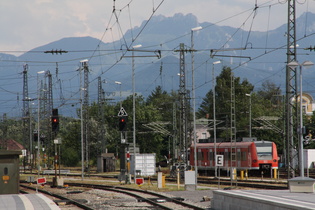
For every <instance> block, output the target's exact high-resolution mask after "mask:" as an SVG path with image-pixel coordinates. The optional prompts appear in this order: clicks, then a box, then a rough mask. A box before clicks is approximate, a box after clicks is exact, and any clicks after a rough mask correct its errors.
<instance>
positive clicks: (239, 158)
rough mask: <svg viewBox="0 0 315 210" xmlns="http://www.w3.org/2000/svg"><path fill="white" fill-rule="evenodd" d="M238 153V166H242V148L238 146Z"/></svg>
mask: <svg viewBox="0 0 315 210" xmlns="http://www.w3.org/2000/svg"><path fill="white" fill-rule="evenodd" d="M236 152H237V154H236V161H237V167H241V166H242V165H241V149H240V148H238V149H237V150H236Z"/></svg>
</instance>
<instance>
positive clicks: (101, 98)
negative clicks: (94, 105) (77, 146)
mask: <svg viewBox="0 0 315 210" xmlns="http://www.w3.org/2000/svg"><path fill="white" fill-rule="evenodd" d="M104 103H105V92H104V90H103V87H102V78H101V77H98V117H99V119H98V122H99V129H98V131H99V134H98V138H99V142H100V143H101V154H102V153H106V144H107V143H106V139H105V119H104Z"/></svg>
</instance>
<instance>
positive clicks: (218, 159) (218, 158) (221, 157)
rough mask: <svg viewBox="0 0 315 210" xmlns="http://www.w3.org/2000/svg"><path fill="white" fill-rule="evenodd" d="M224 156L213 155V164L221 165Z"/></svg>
mask: <svg viewBox="0 0 315 210" xmlns="http://www.w3.org/2000/svg"><path fill="white" fill-rule="evenodd" d="M223 162H224V158H223V155H216V156H215V166H223Z"/></svg>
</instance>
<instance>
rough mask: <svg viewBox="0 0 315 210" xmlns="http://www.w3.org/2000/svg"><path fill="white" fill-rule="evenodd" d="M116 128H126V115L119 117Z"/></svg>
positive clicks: (120, 129) (123, 129) (121, 129)
mask: <svg viewBox="0 0 315 210" xmlns="http://www.w3.org/2000/svg"><path fill="white" fill-rule="evenodd" d="M118 128H119V131H125V130H126V129H127V117H126V116H121V117H119V124H118Z"/></svg>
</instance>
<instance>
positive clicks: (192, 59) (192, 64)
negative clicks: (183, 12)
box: [191, 26, 202, 187]
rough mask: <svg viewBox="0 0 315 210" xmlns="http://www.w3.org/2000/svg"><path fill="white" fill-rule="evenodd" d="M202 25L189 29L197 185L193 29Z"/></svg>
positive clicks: (199, 28)
mask: <svg viewBox="0 0 315 210" xmlns="http://www.w3.org/2000/svg"><path fill="white" fill-rule="evenodd" d="M201 29H202V27H201V26H199V27H195V28H192V29H191V75H192V98H193V121H194V131H193V135H194V160H195V161H194V165H195V183H196V187H197V176H198V164H197V139H196V96H195V76H194V74H195V73H194V72H195V70H194V62H195V56H194V51H195V49H194V31H199V30H201Z"/></svg>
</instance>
